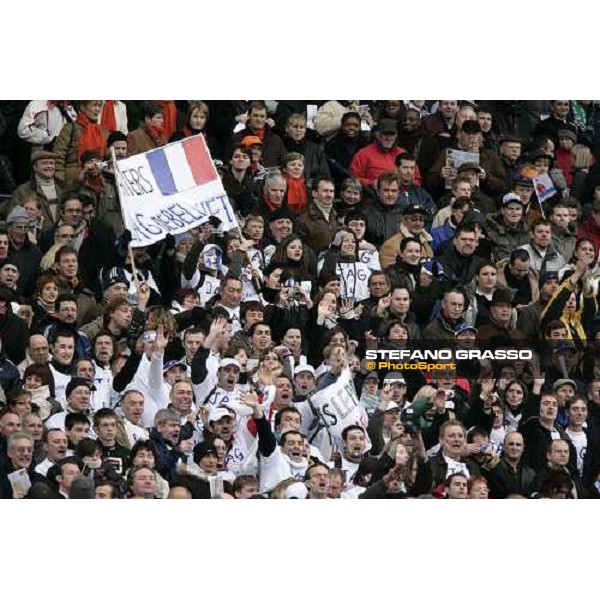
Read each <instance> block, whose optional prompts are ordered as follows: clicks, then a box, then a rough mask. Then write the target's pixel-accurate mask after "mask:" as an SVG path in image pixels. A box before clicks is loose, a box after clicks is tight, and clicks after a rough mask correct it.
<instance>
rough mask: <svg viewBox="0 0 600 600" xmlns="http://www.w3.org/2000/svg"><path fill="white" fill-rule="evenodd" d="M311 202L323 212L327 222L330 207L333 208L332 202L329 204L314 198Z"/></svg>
mask: <svg viewBox="0 0 600 600" xmlns="http://www.w3.org/2000/svg"><path fill="white" fill-rule="evenodd" d="M313 202H314V203H315V206H316V207H317V208H318V209H319V210H320V211H321V212H322V213H323V216H324V217H325V220H326V221H327V222H329V216H330V215H331V209H332V208H333V204H331V205H326V204H323V203H322V202H321V201H319V200H317V199H316V198H314V199H313Z"/></svg>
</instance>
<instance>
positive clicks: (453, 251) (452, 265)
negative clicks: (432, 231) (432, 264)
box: [440, 225, 485, 285]
mask: <svg viewBox="0 0 600 600" xmlns="http://www.w3.org/2000/svg"><path fill="white" fill-rule="evenodd" d="M476 248H477V234H476V232H475V227H474V226H473V225H459V226H458V227H457V228H456V233H455V234H454V238H453V239H452V244H448V245H447V246H446V248H445V250H444V253H443V254H442V255H441V257H440V263H441V264H442V267H443V269H444V273H445V274H446V276H447V277H449V278H450V279H451V281H452V283H453V284H454V285H456V284H460V285H467V284H468V283H470V282H471V281H473V278H474V277H475V275H476V274H477V271H478V270H479V266H480V265H481V264H482V263H483V262H484V261H485V259H483V258H481V257H479V256H476V255H475V249H476Z"/></svg>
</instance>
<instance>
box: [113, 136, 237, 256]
mask: <svg viewBox="0 0 600 600" xmlns="http://www.w3.org/2000/svg"><path fill="white" fill-rule="evenodd" d="M115 175H116V178H117V184H118V188H119V196H120V200H121V207H122V211H123V218H124V221H125V225H126V227H127V229H129V230H130V231H131V235H132V240H131V246H132V247H133V248H139V247H141V246H148V245H150V244H154V243H155V242H158V241H159V240H162V239H164V238H165V237H166V235H167V234H168V233H170V234H172V235H175V234H177V233H181V232H183V231H187V230H189V229H191V228H193V227H197V226H198V225H200V224H202V223H205V222H206V221H207V220H208V218H209V217H211V216H214V217H217V218H218V219H220V220H221V222H222V225H221V229H222V230H223V231H229V230H230V229H233V228H234V227H237V226H238V222H237V219H236V217H235V214H234V212H233V209H232V208H231V204H230V202H229V198H228V197H227V194H226V193H225V190H224V188H223V184H222V183H221V179H220V178H219V175H218V173H217V170H216V169H215V166H214V164H213V162H212V159H211V156H210V152H209V151H208V148H207V146H206V142H205V140H204V136H202V135H196V136H192V137H189V138H185V139H184V140H181V141H179V142H175V143H173V144H168V145H166V146H162V147H161V148H157V149H155V150H151V151H150V152H144V153H143V154H137V155H135V156H132V157H130V158H124V159H123V160H120V161H118V162H117V163H116V173H115Z"/></svg>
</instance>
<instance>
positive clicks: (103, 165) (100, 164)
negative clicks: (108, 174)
mask: <svg viewBox="0 0 600 600" xmlns="http://www.w3.org/2000/svg"><path fill="white" fill-rule="evenodd" d="M108 165H109V162H108V161H107V160H97V161H96V168H97V169H98V170H99V171H106V169H108Z"/></svg>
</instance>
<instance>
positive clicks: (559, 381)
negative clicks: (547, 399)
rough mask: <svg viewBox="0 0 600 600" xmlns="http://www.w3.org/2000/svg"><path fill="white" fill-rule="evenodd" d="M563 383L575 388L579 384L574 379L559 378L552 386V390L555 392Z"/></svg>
mask: <svg viewBox="0 0 600 600" xmlns="http://www.w3.org/2000/svg"><path fill="white" fill-rule="evenodd" d="M563 385H572V386H573V388H574V389H577V384H576V383H575V382H574V381H573V380H572V379H557V380H556V381H555V382H554V385H553V386H552V391H553V392H555V391H556V390H557V389H558V388H559V387H561V386H563Z"/></svg>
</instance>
